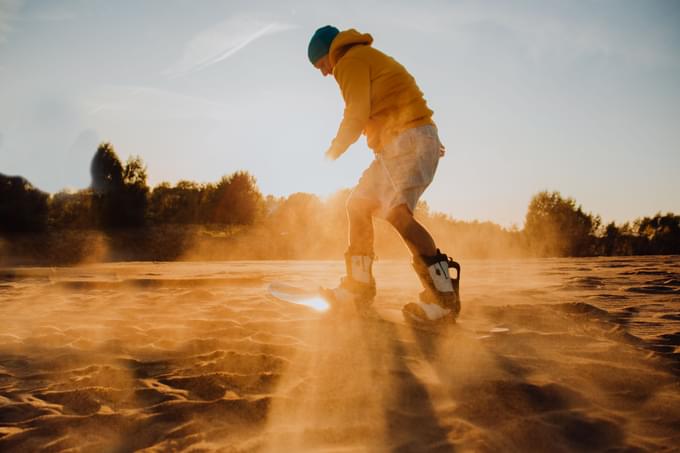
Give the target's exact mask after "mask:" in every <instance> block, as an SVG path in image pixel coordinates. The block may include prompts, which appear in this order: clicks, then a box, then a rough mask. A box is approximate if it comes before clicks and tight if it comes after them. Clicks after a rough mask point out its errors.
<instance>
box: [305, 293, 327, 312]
mask: <svg viewBox="0 0 680 453" xmlns="http://www.w3.org/2000/svg"><path fill="white" fill-rule="evenodd" d="M299 303H300V305H305V306H307V307H309V308H312V309H314V310H316V311H318V312H324V311H326V310H328V309H329V308H330V305H329V304H328V302H327V301H326V300H324V299H323V298H321V297H313V298H311V299H304V300H301V301H300V302H299Z"/></svg>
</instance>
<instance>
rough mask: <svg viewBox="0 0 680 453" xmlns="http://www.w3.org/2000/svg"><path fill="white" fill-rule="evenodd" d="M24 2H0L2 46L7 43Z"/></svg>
mask: <svg viewBox="0 0 680 453" xmlns="http://www.w3.org/2000/svg"><path fill="white" fill-rule="evenodd" d="M24 3H25V1H24V0H0V44H2V43H4V42H6V41H7V36H8V35H9V34H10V32H11V31H12V24H13V22H14V21H15V20H16V18H17V15H18V13H19V10H20V9H21V7H22V6H23V5H24Z"/></svg>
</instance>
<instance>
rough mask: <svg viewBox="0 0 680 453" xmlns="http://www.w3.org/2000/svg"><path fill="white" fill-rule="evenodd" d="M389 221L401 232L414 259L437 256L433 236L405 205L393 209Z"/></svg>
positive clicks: (388, 217)
mask: <svg viewBox="0 0 680 453" xmlns="http://www.w3.org/2000/svg"><path fill="white" fill-rule="evenodd" d="M387 221H388V222H390V224H392V226H393V227H394V228H395V229H396V230H397V231H398V232H399V234H400V235H401V237H402V239H403V240H404V242H405V243H406V245H407V246H408V248H409V250H410V251H411V254H412V255H413V257H414V258H419V257H421V256H434V255H436V254H437V246H436V245H435V243H434V239H432V235H431V234H430V233H429V231H427V230H426V229H425V227H424V226H422V225H421V224H420V223H419V222H418V221H417V220H416V219H415V217H414V216H413V213H412V212H411V211H410V210H409V208H408V206H406V205H405V204H402V205H399V206H397V207H395V208H393V209H392V210H391V211H390V213H389V214H388V216H387Z"/></svg>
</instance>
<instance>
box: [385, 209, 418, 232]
mask: <svg viewBox="0 0 680 453" xmlns="http://www.w3.org/2000/svg"><path fill="white" fill-rule="evenodd" d="M386 220H387V221H388V222H390V224H392V226H393V227H394V228H396V229H397V230H399V231H401V230H403V229H404V228H406V227H407V226H408V225H409V224H410V223H411V221H412V220H413V213H412V212H411V211H410V210H409V209H408V206H406V205H405V204H402V205H399V206H397V207H395V208H393V209H392V210H391V211H390V212H389V213H388V214H387V217H386Z"/></svg>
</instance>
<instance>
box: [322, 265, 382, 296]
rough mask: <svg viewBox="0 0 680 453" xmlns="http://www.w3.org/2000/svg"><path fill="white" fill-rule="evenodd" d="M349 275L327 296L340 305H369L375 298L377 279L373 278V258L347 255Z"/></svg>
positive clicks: (329, 291) (328, 291) (330, 290)
mask: <svg viewBox="0 0 680 453" xmlns="http://www.w3.org/2000/svg"><path fill="white" fill-rule="evenodd" d="M345 267H346V271H347V275H346V276H345V277H342V279H341V280H340V285H339V286H338V287H336V288H332V289H329V290H327V292H326V294H328V295H329V296H331V297H333V299H335V300H336V301H337V302H340V303H343V304H344V303H354V304H356V305H363V306H365V305H369V304H371V303H372V302H373V299H374V298H375V279H374V278H373V257H372V256H368V255H351V254H350V253H349V252H348V253H346V254H345Z"/></svg>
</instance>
